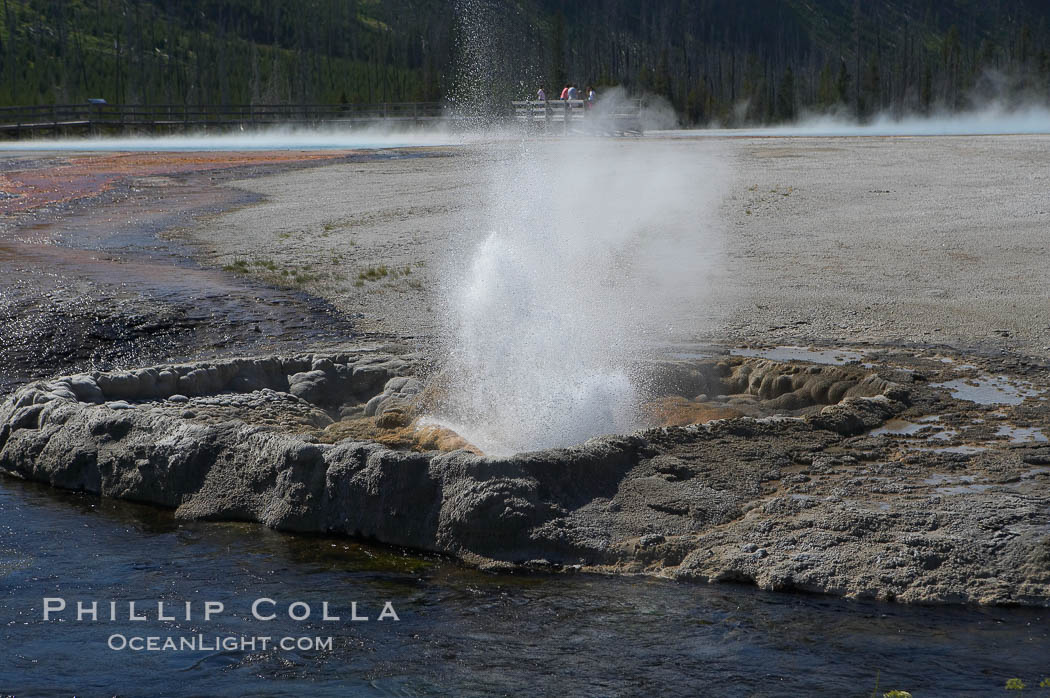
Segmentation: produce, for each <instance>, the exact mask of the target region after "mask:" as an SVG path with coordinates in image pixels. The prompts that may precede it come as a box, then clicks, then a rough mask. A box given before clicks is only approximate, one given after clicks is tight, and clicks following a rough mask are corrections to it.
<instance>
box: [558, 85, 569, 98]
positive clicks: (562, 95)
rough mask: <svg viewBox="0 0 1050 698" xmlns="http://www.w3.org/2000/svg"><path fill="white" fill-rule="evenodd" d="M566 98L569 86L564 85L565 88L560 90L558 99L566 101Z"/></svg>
mask: <svg viewBox="0 0 1050 698" xmlns="http://www.w3.org/2000/svg"><path fill="white" fill-rule="evenodd" d="M568 98H569V86H568V85H566V86H565V87H563V88H561V97H559V98H558V99H568Z"/></svg>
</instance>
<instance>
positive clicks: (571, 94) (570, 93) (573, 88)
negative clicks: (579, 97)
mask: <svg viewBox="0 0 1050 698" xmlns="http://www.w3.org/2000/svg"><path fill="white" fill-rule="evenodd" d="M566 97H567V98H568V99H576V85H575V83H573V84H571V85H569V90H568V92H567V93H566Z"/></svg>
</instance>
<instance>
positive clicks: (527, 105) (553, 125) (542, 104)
mask: <svg viewBox="0 0 1050 698" xmlns="http://www.w3.org/2000/svg"><path fill="white" fill-rule="evenodd" d="M511 104H512V105H513V107H514V119H515V120H516V121H517V122H518V123H519V124H523V125H524V126H525V127H526V128H529V129H535V130H540V131H554V132H557V131H563V132H569V131H574V130H580V131H595V132H614V133H641V132H642V124H641V118H640V113H641V100H636V99H632V100H627V101H624V102H619V103H617V104H616V105H615V106H613V107H608V106H607V105H605V104H602V103H601V102H599V103H598V104H597V105H595V106H593V107H591V108H588V105H587V103H586V102H584V101H583V100H582V99H548V100H529V101H520V102H512V103H511Z"/></svg>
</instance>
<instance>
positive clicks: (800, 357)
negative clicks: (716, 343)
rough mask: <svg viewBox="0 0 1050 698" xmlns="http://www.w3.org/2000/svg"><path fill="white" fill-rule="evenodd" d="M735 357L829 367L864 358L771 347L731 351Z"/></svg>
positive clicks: (840, 352) (844, 352)
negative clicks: (798, 362)
mask: <svg viewBox="0 0 1050 698" xmlns="http://www.w3.org/2000/svg"><path fill="white" fill-rule="evenodd" d="M729 353H730V354H733V355H735V356H754V357H758V358H762V359H771V360H773V361H809V362H810V363H814V364H825V365H828V366H842V365H844V364H847V363H850V362H853V361H859V360H860V359H861V357H863V356H864V354H863V353H861V352H859V351H849V350H845V349H811V348H807V347H791V346H783V347H770V348H768V349H740V348H734V349H730V350H729Z"/></svg>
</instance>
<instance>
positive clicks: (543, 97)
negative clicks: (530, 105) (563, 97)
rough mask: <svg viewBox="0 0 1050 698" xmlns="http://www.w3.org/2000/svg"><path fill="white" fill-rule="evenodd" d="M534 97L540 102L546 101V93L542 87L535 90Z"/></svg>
mask: <svg viewBox="0 0 1050 698" xmlns="http://www.w3.org/2000/svg"><path fill="white" fill-rule="evenodd" d="M536 99H537V100H538V101H540V102H546V101H547V93H546V92H544V90H543V88H542V87H541V88H540V89H538V90H536Z"/></svg>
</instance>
